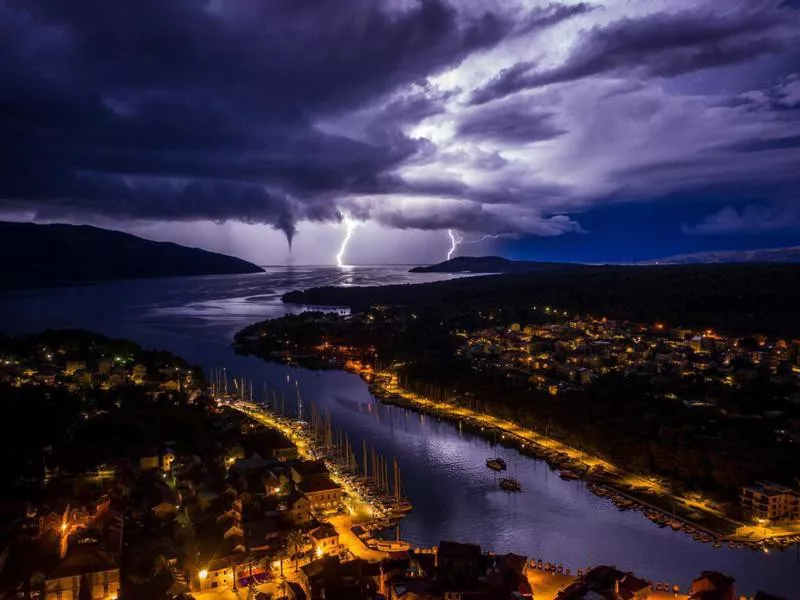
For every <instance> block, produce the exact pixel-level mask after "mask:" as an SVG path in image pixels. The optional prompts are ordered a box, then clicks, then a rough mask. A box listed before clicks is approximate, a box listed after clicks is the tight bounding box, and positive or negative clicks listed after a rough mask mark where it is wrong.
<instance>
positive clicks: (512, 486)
mask: <svg viewBox="0 0 800 600" xmlns="http://www.w3.org/2000/svg"><path fill="white" fill-rule="evenodd" d="M516 474H517V465H516V463H515V464H514V475H516ZM500 489H503V490H505V491H507V492H521V491H522V485H521V484H520V482H519V481H517V480H516V478H514V477H501V478H500Z"/></svg>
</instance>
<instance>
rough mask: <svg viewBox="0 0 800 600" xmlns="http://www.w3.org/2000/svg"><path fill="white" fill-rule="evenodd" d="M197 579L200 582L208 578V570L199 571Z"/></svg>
mask: <svg viewBox="0 0 800 600" xmlns="http://www.w3.org/2000/svg"><path fill="white" fill-rule="evenodd" d="M197 577H198V578H199V579H200V581H204V580H205V579H206V578H207V577H208V570H207V569H200V572H199V573H198V574H197Z"/></svg>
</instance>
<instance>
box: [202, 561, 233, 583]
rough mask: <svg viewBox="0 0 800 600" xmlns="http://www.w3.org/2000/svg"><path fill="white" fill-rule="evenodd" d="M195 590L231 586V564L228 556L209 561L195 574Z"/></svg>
mask: <svg viewBox="0 0 800 600" xmlns="http://www.w3.org/2000/svg"><path fill="white" fill-rule="evenodd" d="M197 581H198V587H197V590H196V591H201V592H205V591H208V590H213V589H227V588H229V587H232V586H233V564H232V563H231V560H230V558H228V557H225V558H218V559H216V560H214V561H212V562H210V563H209V564H208V565H207V566H206V567H205V568H203V569H200V572H199V573H198V574H197Z"/></svg>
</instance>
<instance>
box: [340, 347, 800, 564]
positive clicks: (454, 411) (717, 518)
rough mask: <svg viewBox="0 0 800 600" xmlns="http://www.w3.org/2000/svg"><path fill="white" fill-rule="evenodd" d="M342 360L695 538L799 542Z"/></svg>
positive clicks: (383, 389)
mask: <svg viewBox="0 0 800 600" xmlns="http://www.w3.org/2000/svg"><path fill="white" fill-rule="evenodd" d="M343 366H344V368H346V369H348V370H350V371H351V372H354V373H356V374H358V375H359V376H361V377H362V378H363V379H365V381H367V382H368V384H369V386H370V392H371V393H372V394H373V395H374V396H375V397H376V398H378V399H379V400H381V401H382V402H385V403H388V404H393V405H396V406H400V407H404V408H410V409H412V410H415V411H421V412H424V413H427V414H432V415H434V416H435V417H436V418H439V419H447V420H450V421H452V422H454V423H456V424H457V425H458V427H459V428H460V429H469V430H471V431H472V432H473V433H476V434H478V435H481V436H482V437H484V438H486V439H488V440H490V441H492V443H494V444H499V445H503V446H506V447H511V448H514V449H516V450H517V451H518V452H519V453H520V454H522V455H524V456H528V457H531V458H534V459H536V460H541V461H543V462H545V463H546V464H547V465H548V467H549V468H550V469H551V470H552V471H554V472H556V473H557V474H558V476H559V477H560V478H561V479H563V480H565V481H576V482H580V483H582V484H585V487H586V489H587V490H588V491H590V492H591V493H593V494H595V495H597V496H600V497H601V498H606V499H609V500H610V501H611V502H612V503H613V504H614V505H615V506H616V507H617V508H618V509H619V510H621V511H626V510H635V511H638V512H641V513H642V514H643V515H644V516H645V517H646V518H647V519H649V520H650V521H652V522H653V523H654V524H656V525H657V526H660V527H670V528H671V529H672V530H674V531H676V532H683V533H684V534H687V535H689V536H690V537H692V539H693V540H694V541H697V542H701V543H709V544H712V545H713V546H714V547H715V548H721V547H722V546H723V545H726V546H727V547H728V548H731V549H734V548H735V549H749V550H752V551H757V552H764V553H769V552H770V550H773V549H774V550H785V549H787V548H789V547H791V546H793V545H795V544H797V543H800V527H794V528H791V529H790V530H787V531H786V532H785V533H783V534H776V533H774V532H772V533H768V530H767V528H766V527H764V526H761V527H758V526H753V525H748V524H746V523H742V522H738V521H735V520H733V519H731V518H729V517H727V516H725V515H724V514H723V513H722V512H721V511H720V510H719V509H718V507H716V506H714V505H713V503H711V502H710V501H708V500H706V499H704V498H703V497H702V496H700V495H699V494H686V495H682V496H681V495H677V494H674V493H673V492H672V491H671V490H669V489H668V488H667V486H666V485H665V484H664V483H662V482H660V481H658V480H657V479H655V478H652V477H644V476H641V475H636V474H634V473H629V472H625V471H623V470H621V469H619V468H618V467H616V466H614V465H611V464H609V463H608V462H606V461H603V460H602V459H599V458H597V457H594V456H590V455H587V454H585V453H583V452H581V451H579V450H577V449H575V448H572V447H569V446H567V445H565V444H562V443H560V442H559V441H557V440H554V439H553V438H552V437H548V436H547V435H541V434H540V433H538V432H535V431H532V430H529V429H525V428H523V427H520V426H519V425H517V424H515V423H511V422H508V421H503V420H501V419H497V418H494V417H492V416H490V415H485V414H480V413H476V412H475V411H472V410H470V409H469V408H466V407H463V406H458V405H455V404H453V403H448V402H445V401H437V400H433V399H431V398H426V397H423V396H420V395H419V394H416V393H414V392H410V391H408V390H404V389H402V388H401V387H400V385H399V384H398V382H397V379H396V377H394V376H393V375H392V373H390V372H388V371H385V372H376V371H375V370H374V369H373V368H372V367H370V366H369V365H361V364H360V363H358V362H354V361H346V362H345V363H344V365H343ZM487 466H489V465H488V462H487ZM490 468H492V467H490ZM503 489H506V490H507V491H519V490H518V489H517V486H516V485H514V484H507V487H504V488H503ZM798 549H800V547H799V548H798Z"/></svg>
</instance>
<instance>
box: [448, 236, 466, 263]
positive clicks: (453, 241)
mask: <svg viewBox="0 0 800 600" xmlns="http://www.w3.org/2000/svg"><path fill="white" fill-rule="evenodd" d="M447 235H448V236H449V237H450V250H448V251H447V260H450V259H451V258H453V252H455V251H456V248H458V245H459V244H460V243H461V242H463V241H464V238H463V237H461V234H460V233H458V232H457V231H453V230H452V229H448V230H447Z"/></svg>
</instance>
